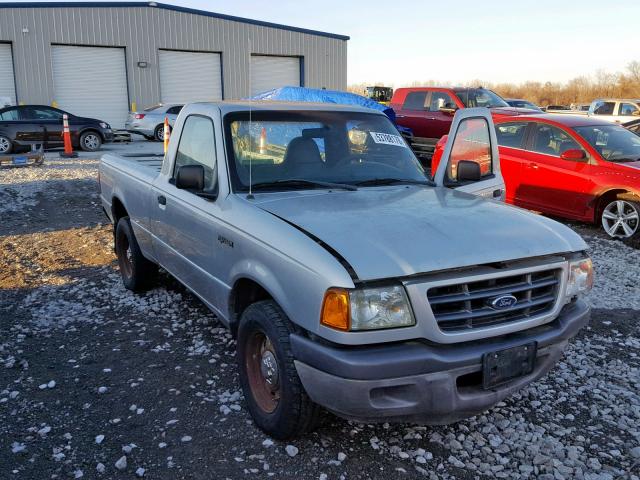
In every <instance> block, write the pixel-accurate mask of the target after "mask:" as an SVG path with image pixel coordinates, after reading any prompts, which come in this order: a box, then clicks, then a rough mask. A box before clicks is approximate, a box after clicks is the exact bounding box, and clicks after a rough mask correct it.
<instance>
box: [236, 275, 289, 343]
mask: <svg viewBox="0 0 640 480" xmlns="http://www.w3.org/2000/svg"><path fill="white" fill-rule="evenodd" d="M261 300H273V301H274V302H276V303H278V302H277V300H276V299H275V298H274V296H273V295H272V294H271V293H270V292H269V290H267V288H265V287H264V286H263V285H262V284H261V283H260V282H258V281H256V280H255V279H253V278H251V277H249V276H241V277H239V278H237V279H236V280H235V282H234V283H233V287H232V288H231V291H230V292H229V304H228V305H229V308H228V310H229V329H230V330H231V333H232V335H233V336H234V337H236V335H237V333H238V324H239V323H240V316H241V315H242V313H243V312H244V311H245V310H246V309H247V307H248V306H249V305H251V304H253V303H255V302H259V301H261Z"/></svg>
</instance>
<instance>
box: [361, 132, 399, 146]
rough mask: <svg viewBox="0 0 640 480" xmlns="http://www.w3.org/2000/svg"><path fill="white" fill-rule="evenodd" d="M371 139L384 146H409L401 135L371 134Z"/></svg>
mask: <svg viewBox="0 0 640 480" xmlns="http://www.w3.org/2000/svg"><path fill="white" fill-rule="evenodd" d="M369 133H370V134H371V138H373V141H374V142H376V143H382V144H383V145H395V146H396V147H405V148H407V144H406V143H405V142H404V140H403V139H402V137H401V136H400V135H392V134H390V133H380V132H369Z"/></svg>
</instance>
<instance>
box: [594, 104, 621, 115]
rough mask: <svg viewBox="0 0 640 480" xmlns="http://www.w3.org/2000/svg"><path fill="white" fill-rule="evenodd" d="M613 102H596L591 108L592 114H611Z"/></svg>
mask: <svg viewBox="0 0 640 480" xmlns="http://www.w3.org/2000/svg"><path fill="white" fill-rule="evenodd" d="M615 106H616V103H615V102H598V103H596V105H595V108H594V109H593V113H594V115H613V109H614V108H615Z"/></svg>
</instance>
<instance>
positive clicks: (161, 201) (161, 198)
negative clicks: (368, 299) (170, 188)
mask: <svg viewBox="0 0 640 480" xmlns="http://www.w3.org/2000/svg"><path fill="white" fill-rule="evenodd" d="M158 203H159V204H160V205H166V204H167V197H165V196H164V195H158Z"/></svg>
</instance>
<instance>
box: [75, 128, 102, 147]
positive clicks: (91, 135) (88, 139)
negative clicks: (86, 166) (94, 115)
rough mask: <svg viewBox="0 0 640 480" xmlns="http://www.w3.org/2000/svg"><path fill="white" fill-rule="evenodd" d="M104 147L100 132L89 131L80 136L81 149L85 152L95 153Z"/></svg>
mask: <svg viewBox="0 0 640 480" xmlns="http://www.w3.org/2000/svg"><path fill="white" fill-rule="evenodd" d="M101 146H102V137H101V136H100V134H99V133H98V132H95V131H93V130H88V131H86V132H83V133H82V135H80V148H81V149H82V150H84V151H85V152H95V151H97V150H100V147H101Z"/></svg>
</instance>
